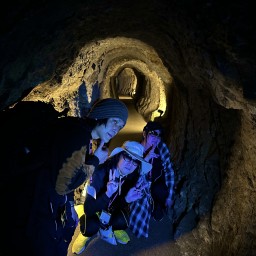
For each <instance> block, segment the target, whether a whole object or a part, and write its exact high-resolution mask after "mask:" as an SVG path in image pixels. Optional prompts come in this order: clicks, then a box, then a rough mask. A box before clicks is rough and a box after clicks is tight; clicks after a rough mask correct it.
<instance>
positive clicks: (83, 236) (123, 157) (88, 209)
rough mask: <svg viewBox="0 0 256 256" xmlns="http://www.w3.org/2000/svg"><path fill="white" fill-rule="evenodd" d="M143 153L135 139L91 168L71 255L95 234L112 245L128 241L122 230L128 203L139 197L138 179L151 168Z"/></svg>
mask: <svg viewBox="0 0 256 256" xmlns="http://www.w3.org/2000/svg"><path fill="white" fill-rule="evenodd" d="M143 152H144V148H143V146H142V145H141V144H140V143H139V142H136V141H126V142H125V143H124V144H123V145H122V147H117V148H115V149H114V150H113V151H112V152H111V154H110V156H109V158H108V160H107V161H106V162H105V163H103V164H102V165H100V166H99V167H98V168H97V169H96V170H95V172H94V173H93V175H92V181H91V183H90V184H89V185H88V187H89V189H88V187H87V194H86V197H85V202H84V214H83V215H82V216H81V217H80V233H79V235H78V236H77V238H76V240H75V241H74V243H73V246H72V252H73V253H74V254H80V253H82V252H83V251H84V249H85V245H86V244H87V242H89V241H90V240H91V239H92V238H94V237H95V235H96V234H97V235H99V236H100V237H101V238H102V239H103V240H105V241H107V242H108V243H111V244H113V245H116V244H117V242H120V243H127V242H128V241H129V236H128V235H127V233H126V232H125V229H127V228H128V226H129V204H130V203H131V202H134V201H136V200H138V199H140V198H141V197H142V196H143V193H144V192H143V186H141V185H142V184H140V183H139V180H138V178H139V176H140V173H141V172H143V173H147V172H149V171H150V169H151V167H152V166H151V164H150V163H148V162H146V161H145V160H144V159H143ZM94 190H95V191H94ZM93 191H94V192H93Z"/></svg>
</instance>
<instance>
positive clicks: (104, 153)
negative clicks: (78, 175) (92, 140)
mask: <svg viewBox="0 0 256 256" xmlns="http://www.w3.org/2000/svg"><path fill="white" fill-rule="evenodd" d="M94 155H95V156H97V157H98V159H99V162H100V164H102V163H104V162H105V161H106V160H107V158H108V148H106V147H104V141H103V140H101V142H100V145H99V146H98V148H97V149H96V150H95V151H94Z"/></svg>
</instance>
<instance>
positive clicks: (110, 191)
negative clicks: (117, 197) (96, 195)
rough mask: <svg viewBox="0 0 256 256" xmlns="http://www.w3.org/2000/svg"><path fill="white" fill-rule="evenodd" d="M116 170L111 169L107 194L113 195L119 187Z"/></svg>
mask: <svg viewBox="0 0 256 256" xmlns="http://www.w3.org/2000/svg"><path fill="white" fill-rule="evenodd" d="M115 177H116V170H114V171H112V170H111V169H110V170H109V181H108V183H107V191H106V195H107V196H108V197H111V196H112V195H113V194H114V193H115V192H116V191H117V189H118V182H116V181H115Z"/></svg>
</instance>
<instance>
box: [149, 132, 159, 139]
mask: <svg viewBox="0 0 256 256" xmlns="http://www.w3.org/2000/svg"><path fill="white" fill-rule="evenodd" d="M148 134H149V135H151V136H154V137H158V138H161V133H160V132H157V131H149V132H148Z"/></svg>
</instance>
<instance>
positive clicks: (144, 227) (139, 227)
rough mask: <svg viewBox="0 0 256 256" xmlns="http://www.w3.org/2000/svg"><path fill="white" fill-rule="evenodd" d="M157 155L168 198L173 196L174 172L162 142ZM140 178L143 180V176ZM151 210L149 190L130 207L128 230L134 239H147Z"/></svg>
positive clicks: (166, 149)
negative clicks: (160, 163) (163, 175)
mask: <svg viewBox="0 0 256 256" xmlns="http://www.w3.org/2000/svg"><path fill="white" fill-rule="evenodd" d="M158 149H159V153H160V155H161V160H162V165H163V167H164V170H165V183H166V186H167V187H168V188H169V196H171V197H172V196H173V188H174V182H175V176H174V170H173V168H172V163H171V159H170V151H169V149H168V147H167V145H166V144H165V143H164V142H162V141H161V142H160V143H159V144H158ZM141 178H143V179H145V176H142V177H141ZM152 208H153V200H152V197H151V195H150V192H149V188H148V190H147V193H146V194H145V196H144V197H143V198H141V199H139V200H137V201H135V202H132V203H131V205H130V211H131V214H130V223H129V228H130V229H131V231H132V232H133V233H134V235H135V236H136V237H138V238H139V237H141V236H144V237H148V230H149V220H150V217H151V212H152Z"/></svg>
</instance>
